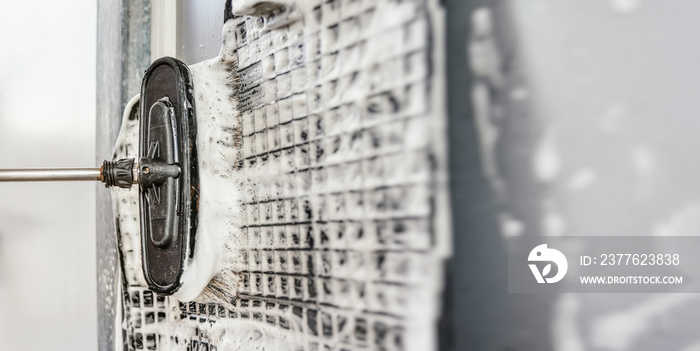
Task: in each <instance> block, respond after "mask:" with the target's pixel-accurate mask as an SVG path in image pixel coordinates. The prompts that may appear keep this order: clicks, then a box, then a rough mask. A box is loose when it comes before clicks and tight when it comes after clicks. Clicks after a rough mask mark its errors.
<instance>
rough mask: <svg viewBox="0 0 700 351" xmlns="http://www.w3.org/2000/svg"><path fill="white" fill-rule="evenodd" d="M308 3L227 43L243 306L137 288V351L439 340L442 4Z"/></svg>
mask: <svg viewBox="0 0 700 351" xmlns="http://www.w3.org/2000/svg"><path fill="white" fill-rule="evenodd" d="M309 3H311V5H312V6H309V8H308V9H302V8H297V9H296V11H299V12H298V13H301V16H302V17H301V19H300V20H298V21H295V22H292V23H291V24H289V25H284V26H281V27H277V26H278V25H279V20H278V19H279V18H285V16H287V17H289V16H294V12H293V11H294V10H295V9H294V8H289V7H288V8H286V9H280V10H278V11H277V13H275V14H273V15H274V16H273V17H268V18H263V19H260V18H257V17H237V18H233V19H231V20H230V21H234V22H233V26H235V30H233V31H231V32H229V33H228V34H227V33H226V32H225V34H224V35H225V36H227V35H233V36H235V38H233V39H235V40H236V45H235V47H236V50H235V52H236V55H237V57H238V62H239V67H238V71H239V77H240V80H241V82H240V86H239V90H238V92H237V93H238V96H239V103H238V107H239V110H240V111H241V117H242V138H243V139H242V151H241V156H242V163H241V171H242V172H243V174H244V175H245V179H246V180H245V192H244V198H243V201H242V211H243V218H244V223H243V226H242V239H241V240H240V242H238V243H236V247H237V248H238V249H239V250H240V252H239V255H240V257H241V262H242V269H241V271H240V273H241V276H242V277H243V281H242V284H241V289H240V291H239V294H240V299H239V300H238V301H236V303H235V308H233V309H231V310H229V309H226V308H224V307H223V306H221V305H218V304H202V303H197V302H177V301H175V300H174V299H171V298H167V297H161V296H157V295H156V294H154V293H152V292H151V291H149V290H147V289H145V288H144V287H142V286H140V285H139V284H138V283H136V280H135V279H132V281H130V282H131V283H134V284H130V286H129V287H128V288H127V294H126V296H127V298H126V299H125V301H124V302H125V311H126V312H125V314H126V315H125V320H126V321H127V323H126V324H125V326H126V328H125V330H124V331H125V340H124V341H125V344H126V345H127V347H128V348H129V349H136V350H139V349H148V350H155V349H170V348H171V347H172V346H173V345H175V346H176V347H175V348H177V349H187V350H216V349H225V348H227V346H226V345H231V344H232V343H233V344H236V343H237V342H240V343H241V344H242V345H245V342H244V340H240V341H231V340H230V338H234V336H233V335H235V334H231V333H229V334H228V336H227V337H226V338H228V339H229V340H227V341H226V342H224V340H223V337H222V335H223V334H222V330H229V331H233V330H234V329H235V330H240V329H241V328H242V326H245V327H246V328H252V329H253V330H254V329H255V328H261V329H260V330H267V331H268V332H266V333H265V335H271V334H274V335H277V338H278V339H283V340H285V345H286V346H288V347H290V348H292V349H298V350H404V349H414V347H415V346H411V342H412V340H416V338H419V339H420V336H416V334H420V333H429V331H426V330H425V329H426V328H427V329H434V328H435V326H434V324H433V322H434V315H435V314H436V313H437V312H436V311H435V310H431V309H430V306H431V305H430V304H426V301H428V300H435V299H436V298H437V296H436V295H435V291H436V288H435V286H434V285H435V283H434V282H436V281H439V280H436V279H435V276H441V259H442V258H443V257H442V254H441V253H439V250H436V245H437V244H436V242H437V241H439V240H442V239H440V238H441V237H444V235H445V234H444V233H437V231H436V229H435V228H436V226H435V221H436V218H435V215H434V214H435V211H436V206H435V203H436V199H435V194H436V191H437V190H436V187H438V186H437V185H436V183H437V182H436V173H437V172H438V169H439V168H440V167H439V166H438V164H440V163H442V162H443V160H442V157H443V155H440V153H439V152H436V150H435V145H436V143H440V142H442V141H441V140H435V139H436V138H435V137H434V136H435V134H434V133H432V132H430V130H431V123H435V120H436V119H442V118H444V116H442V115H440V114H439V112H438V111H441V110H440V109H438V108H436V107H435V106H433V104H434V102H433V101H434V100H433V99H432V98H431V96H432V94H433V90H432V89H433V88H434V87H433V86H432V84H434V81H435V80H434V76H433V74H434V72H435V69H434V68H435V67H434V62H433V61H432V59H431V57H432V55H433V52H432V50H433V43H434V40H435V38H434V35H435V32H434V31H433V29H432V28H433V24H432V23H431V10H430V7H429V6H428V5H429V4H428V3H432V1H430V0H413V1H399V0H334V1H323V2H322V1H319V0H317V1H309ZM272 27H277V28H272ZM224 39H225V40H227V39H228V40H231V39H232V38H224ZM267 170H274V172H271V173H273V174H274V177H265V176H264V175H265V174H266V173H270V172H267ZM261 175H262V176H261ZM437 290H438V291H439V289H437ZM426 305H427V306H428V307H426ZM164 324H167V325H168V328H162V326H163V325H164ZM243 329H245V328H243ZM270 330H272V332H270ZM426 335H428V334H426ZM250 342H263V343H264V342H267V341H250ZM244 349H245V348H244Z"/></svg>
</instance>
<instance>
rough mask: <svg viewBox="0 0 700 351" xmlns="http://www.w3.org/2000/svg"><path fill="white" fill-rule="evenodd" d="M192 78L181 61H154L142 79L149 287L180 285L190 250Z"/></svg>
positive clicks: (194, 188) (194, 191)
mask: <svg viewBox="0 0 700 351" xmlns="http://www.w3.org/2000/svg"><path fill="white" fill-rule="evenodd" d="M193 89H194V88H193V86H192V77H191V75H190V71H189V69H188V68H187V66H186V65H185V64H184V63H182V62H181V61H179V60H177V59H174V58H171V57H164V58H161V59H158V60H156V61H155V62H154V63H153V64H152V65H151V66H150V67H149V68H148V70H146V73H145V75H144V77H143V83H142V85H141V99H140V100H141V101H140V108H139V113H140V115H141V118H140V130H139V139H140V140H139V155H140V157H141V158H140V159H139V169H138V174H139V183H140V187H141V192H140V195H139V206H140V212H141V246H142V252H143V255H142V258H143V273H144V277H145V279H146V282H147V283H148V287H149V288H150V289H151V290H153V291H155V292H158V293H161V294H166V295H169V294H172V293H174V292H176V291H177V290H178V289H179V288H180V278H181V276H182V273H183V271H184V268H185V262H186V260H187V259H188V258H191V257H192V254H193V253H194V244H195V233H196V231H197V211H198V204H199V177H198V166H197V124H196V119H195V109H194V94H193Z"/></svg>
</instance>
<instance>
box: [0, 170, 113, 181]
mask: <svg viewBox="0 0 700 351" xmlns="http://www.w3.org/2000/svg"><path fill="white" fill-rule="evenodd" d="M43 181H47V182H57V181H102V172H101V170H100V168H45V169H0V182H43Z"/></svg>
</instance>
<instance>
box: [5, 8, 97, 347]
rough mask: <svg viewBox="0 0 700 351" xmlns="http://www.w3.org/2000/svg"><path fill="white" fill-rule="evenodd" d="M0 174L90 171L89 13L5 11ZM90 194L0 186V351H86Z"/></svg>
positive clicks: (92, 307) (89, 187)
mask: <svg viewBox="0 0 700 351" xmlns="http://www.w3.org/2000/svg"><path fill="white" fill-rule="evenodd" d="M4 5H6V6H4V7H3V8H4V9H3V11H0V33H2V34H0V168H23V167H27V168H29V167H93V166H94V159H95V147H94V145H95V33H96V31H95V22H96V11H97V10H96V3H95V2H94V1H88V0H72V1H60V2H56V1H49V0H39V1H28V2H11V3H10V2H5V3H4ZM95 189H97V187H96V185H95V184H90V183H52V184H48V183H33V184H19V183H14V184H12V183H4V184H0V301H2V305H3V307H2V313H1V314H0V345H2V346H0V348H2V349H3V350H95V349H96V348H97V330H96V319H97V316H96V298H95V295H96V293H95V291H96V287H95V276H96V272H95Z"/></svg>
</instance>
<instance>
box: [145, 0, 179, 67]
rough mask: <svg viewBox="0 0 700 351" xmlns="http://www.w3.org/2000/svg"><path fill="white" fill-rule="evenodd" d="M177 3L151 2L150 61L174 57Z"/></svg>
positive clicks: (167, 0)
mask: <svg viewBox="0 0 700 351" xmlns="http://www.w3.org/2000/svg"><path fill="white" fill-rule="evenodd" d="M178 1H179V0H152V1H151V61H155V60H157V59H159V58H161V57H163V56H170V57H175V55H176V52H177V7H178Z"/></svg>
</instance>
